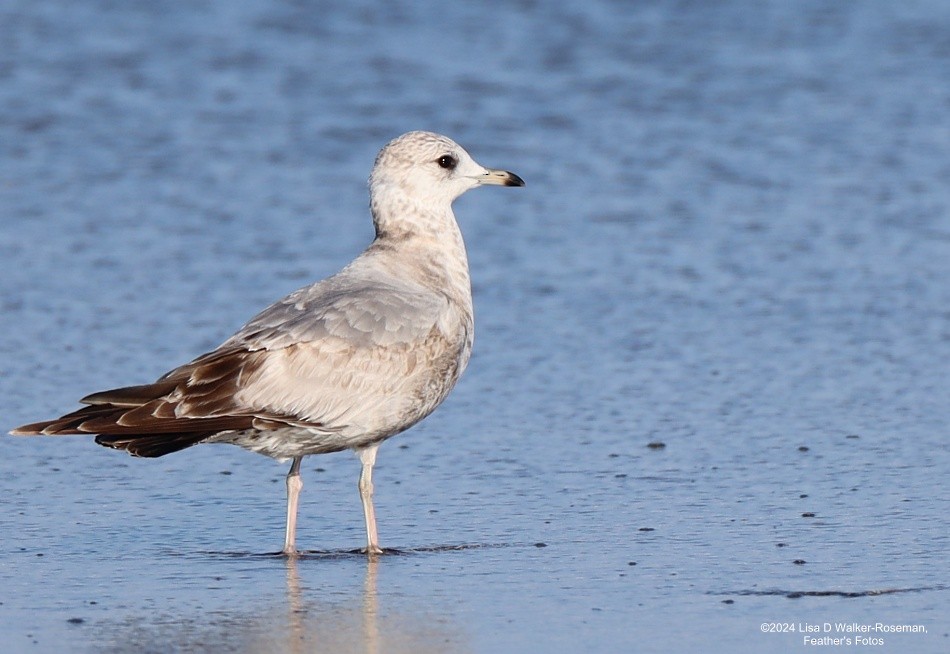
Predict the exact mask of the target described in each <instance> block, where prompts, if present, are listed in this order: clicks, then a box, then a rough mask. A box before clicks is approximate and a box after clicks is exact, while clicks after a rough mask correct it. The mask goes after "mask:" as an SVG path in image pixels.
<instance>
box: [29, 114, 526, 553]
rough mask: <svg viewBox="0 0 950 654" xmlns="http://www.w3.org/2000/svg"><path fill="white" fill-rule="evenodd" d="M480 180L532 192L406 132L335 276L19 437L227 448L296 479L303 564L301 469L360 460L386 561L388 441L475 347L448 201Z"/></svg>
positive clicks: (293, 495) (430, 402) (372, 528)
mask: <svg viewBox="0 0 950 654" xmlns="http://www.w3.org/2000/svg"><path fill="white" fill-rule="evenodd" d="M484 184H495V185H500V186H524V181H523V180H522V179H521V178H520V177H518V176H517V175H515V174H514V173H510V172H507V171H503V170H491V169H489V168H484V167H482V166H480V165H479V164H478V163H476V162H475V161H474V160H473V159H472V158H471V156H469V154H468V153H467V152H466V151H465V150H463V149H462V148H461V147H460V146H459V145H457V144H456V143H455V142H453V141H452V140H451V139H448V138H446V137H445V136H441V135H439V134H433V133H431V132H409V133H408V134H403V135H402V136H400V137H399V138H397V139H394V140H393V141H391V142H390V143H389V144H387V145H386V147H384V148H383V149H382V150H381V151H380V153H379V155H378V156H377V157H376V163H375V165H374V166H373V172H372V174H371V175H370V178H369V190H370V209H371V210H372V214H373V224H374V225H375V227H376V238H375V239H374V240H373V242H372V243H371V244H370V246H369V247H368V248H367V249H366V250H365V251H364V252H363V253H362V254H361V255H360V256H358V257H357V258H356V259H354V260H353V261H352V262H351V263H350V264H349V265H348V266H346V267H345V268H343V270H341V271H340V272H338V273H337V274H335V275H333V276H332V277H328V278H327V279H324V280H322V281H319V282H316V283H315V284H312V285H310V286H307V287H305V288H301V289H299V290H297V291H294V292H293V293H291V294H290V295H288V296H287V297H285V298H284V299H282V300H279V301H278V302H276V303H274V304H272V305H271V306H269V307H268V308H266V309H264V311H262V312H261V313H259V314H258V315H257V316H255V317H254V318H252V319H251V320H250V322H248V323H247V324H246V325H245V326H244V327H243V328H242V329H241V330H240V331H238V332H237V333H236V334H235V335H234V336H232V337H231V338H229V339H228V340H226V341H225V342H224V343H222V344H221V345H220V346H219V347H218V348H217V349H216V350H214V351H212V352H209V353H207V354H204V355H202V356H200V357H198V358H197V359H195V360H194V361H192V362H191V363H187V364H185V365H183V366H180V367H178V368H175V369H174V370H172V371H170V372H168V373H167V374H165V375H163V376H162V377H160V378H159V379H158V381H156V382H154V383H151V384H145V385H142V386H129V387H126V388H117V389H115V390H110V391H103V392H101V393H93V394H92V395H89V396H87V397H85V398H83V399H82V400H81V401H82V402H83V403H84V404H87V405H89V406H86V407H84V408H82V409H79V410H78V411H74V412H73V413H69V414H67V415H65V416H63V417H61V418H57V419H55V420H48V421H44V422H37V423H33V424H29V425H24V426H22V427H18V428H17V429H15V430H13V431H12V432H11V433H13V434H17V435H30V434H97V436H96V442H97V443H99V444H100V445H105V446H107V447H112V448H115V449H120V450H126V451H128V452H129V453H130V454H132V455H133V456H141V457H158V456H163V455H165V454H169V453H171V452H177V451H178V450H183V449H185V448H186V447H191V446H192V445H197V444H198V443H232V444H234V445H239V446H241V447H243V448H245V449H248V450H251V451H253V452H259V453H260V454H266V455H267V456H270V457H274V458H276V459H281V460H286V459H292V460H293V463H292V464H291V466H290V471H289V472H288V473H287V530H286V538H285V540H284V548H283V553H284V554H285V555H287V556H295V555H296V554H297V547H296V538H295V534H296V525H297V501H298V499H299V496H300V490H301V488H302V487H303V482H302V481H301V479H300V462H301V461H302V460H303V457H304V456H306V455H308V454H324V453H327V452H338V451H340V450H346V449H351V450H354V451H355V452H356V454H357V456H358V457H359V458H360V461H361V462H362V471H361V473H360V480H359V490H360V498H361V500H362V502H363V514H364V516H365V518H366V552H367V553H368V554H370V555H376V554H380V553H382V549H380V547H379V539H378V537H377V534H376V517H375V512H374V510H373V477H372V475H373V464H374V463H375V461H376V450H377V449H378V448H379V445H380V444H381V443H382V442H383V441H384V440H386V439H387V438H389V437H390V436H394V435H396V434H398V433H400V432H402V431H404V430H406V429H408V428H409V427H411V426H413V425H414V424H416V423H417V422H419V421H420V420H422V419H423V418H425V417H426V416H427V415H429V414H430V413H432V411H433V410H434V409H435V408H436V407H437V406H439V404H441V403H442V401H443V400H444V399H445V397H446V396H447V395H448V393H449V391H451V390H452V388H453V387H454V386H455V382H456V381H458V378H459V375H461V374H462V371H463V370H464V369H465V366H466V364H467V363H468V359H469V355H470V354H471V351H472V338H473V335H474V321H473V316H472V290H471V281H470V279H469V272H468V259H467V257H466V254H465V244H464V243H463V241H462V234H461V232H460V231H459V227H458V224H457V223H456V221H455V215H454V214H453V213H452V202H453V201H454V200H455V199H456V198H458V197H459V196H460V195H462V194H463V193H464V192H465V191H468V190H469V189H472V188H475V187H476V186H481V185H484Z"/></svg>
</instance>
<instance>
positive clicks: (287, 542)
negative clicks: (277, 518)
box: [284, 456, 303, 556]
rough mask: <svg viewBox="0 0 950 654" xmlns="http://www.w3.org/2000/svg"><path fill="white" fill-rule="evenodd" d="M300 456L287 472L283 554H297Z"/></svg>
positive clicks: (300, 486) (300, 482)
mask: <svg viewBox="0 0 950 654" xmlns="http://www.w3.org/2000/svg"><path fill="white" fill-rule="evenodd" d="M302 460H303V457H302V456H297V457H294V462H293V463H292V464H291V466H290V472H288V473H287V532H286V535H285V536H284V555H285V556H297V547H296V545H295V541H296V539H297V503H298V500H299V499H300V489H301V488H303V480H302V479H301V478H300V462H301V461H302Z"/></svg>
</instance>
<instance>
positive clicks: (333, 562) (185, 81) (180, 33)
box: [0, 0, 950, 652]
mask: <svg viewBox="0 0 950 654" xmlns="http://www.w3.org/2000/svg"><path fill="white" fill-rule="evenodd" d="M948 35H950V6H948V5H946V4H945V3H940V2H936V1H933V2H902V3H883V2H869V3H826V2H796V3H783V2H717V3H703V2H642V3H626V2H619V1H617V2H607V1H596V0H594V1H589V2H583V3H580V2H577V3H538V2H530V1H528V0H526V1H524V2H506V3H501V2H486V3H456V4H449V3H435V2H417V3H413V4H412V5H411V6H407V7H395V6H377V4H376V3H369V2H360V1H357V2H352V3H349V4H348V6H347V7H346V8H342V7H336V6H331V5H329V4H326V5H325V4H324V3H317V2H314V3H308V2H270V3H268V2H225V1H223V0H222V1H220V2H218V1H209V2H202V3H167V2H123V3H112V2H106V1H102V2H84V3H74V2H43V3H33V2H16V1H14V2H6V3H3V4H0V44H2V48H0V215H2V220H0V257H2V261H3V275H2V276H0V300H2V307H3V310H2V312H0V328H2V331H0V334H2V336H0V355H2V362H3V363H2V366H0V398H2V399H0V402H2V407H3V416H4V425H5V428H9V427H12V426H14V425H17V424H20V423H22V422H26V421H30V420H35V419H40V418H44V417H49V416H52V415H53V414H57V413H59V412H62V411H66V410H70V409H72V408H74V407H75V406H76V404H75V402H76V399H77V398H79V397H81V396H82V395H84V394H86V393H88V392H91V391H94V390H99V389H102V388H108V387H114V386H118V385H123V384H134V383H141V382H143V381H148V380H150V379H153V378H154V377H155V376H157V375H159V374H161V373H162V372H164V371H165V370H167V369H168V368H170V367H172V366H174V365H177V364H179V363H182V362H184V361H186V360H188V359H190V358H191V357H193V356H195V355H197V354H199V353H201V352H202V351H204V350H206V349H207V348H210V347H214V346H215V345H217V344H218V343H219V342H220V341H221V340H223V339H224V338H225V337H226V336H228V335H229V334H230V333H231V332H232V331H233V330H234V329H236V328H237V327H238V326H240V324H241V323H242V322H243V321H244V320H245V319H246V318H248V317H249V316H250V315H252V314H253V313H254V312H256V311H257V310H258V309H260V308H261V307H263V306H264V305H266V304H267V303H269V302H271V301H272V300H274V299H275V298H277V297H279V296H281V295H282V294H284V293H286V292H288V291H290V290H292V289H294V288H296V287H298V286H301V285H303V284H305V283H308V282H309V281H312V280H313V279H316V278H319V277H322V276H325V275H327V274H329V273H332V272H334V271H335V270H336V269H338V268H339V267H340V266H341V265H343V264H345V263H346V262H347V261H349V260H350V259H351V258H352V257H353V256H354V255H355V254H356V253H358V252H359V251H360V249H361V248H362V247H363V246H364V245H365V244H366V243H367V242H368V240H369V239H370V237H371V235H372V229H371V225H370V221H369V218H368V213H367V210H366V191H365V183H364V180H365V178H366V176H367V174H368V172H369V168H370V166H371V165H372V161H373V157H374V155H375V153H376V151H377V150H378V148H379V147H380V146H381V145H382V144H383V143H385V142H386V141H387V140H388V139H389V138H391V137H393V136H395V135H398V134H399V133H402V132H404V131H407V130H410V129H430V130H434V131H440V132H444V133H446V134H448V135H450V136H451V137H453V138H455V139H456V140H458V141H459V142H460V143H462V144H463V145H465V146H466V147H467V148H468V149H469V150H470V151H471V152H472V154H473V155H474V156H475V157H476V159H478V160H479V161H481V162H482V163H484V164H486V165H491V166H498V167H505V168H508V169H511V170H514V171H515V172H517V173H518V174H519V175H521V176H522V177H524V178H525V180H527V182H528V186H527V187H526V188H525V189H517V190H515V191H511V192H502V191H498V190H495V189H486V190H481V191H478V192H475V193H471V194H469V195H466V196H465V198H463V199H462V200H460V201H459V202H458V203H457V205H456V213H457V215H458V216H459V218H460V222H461V224H462V229H463V232H464V233H465V235H466V239H467V243H468V247H469V252H470V259H471V264H472V275H473V279H474V285H475V302H476V313H477V324H478V336H477V339H476V345H475V353H474V356H473V359H472V363H471V365H470V367H469V370H468V372H467V373H466V376H465V377H464V378H463V380H462V382H461V384H460V385H459V387H458V388H457V389H456V391H455V393H454V394H453V396H452V397H451V398H450V399H449V401H448V402H447V403H446V404H445V405H444V406H443V407H442V408H441V409H440V410H439V411H438V412H436V414H435V415H433V416H432V417H431V418H430V419H428V420H427V421H426V422H424V423H423V424H422V425H420V426H418V427H417V428H415V429H413V430H412V431H410V432H408V433H406V434H404V435H401V436H399V437H398V438H396V439H394V440H392V441H391V442H389V443H387V444H386V445H384V446H383V447H382V449H381V450H380V457H379V462H378V465H377V472H376V476H375V480H376V489H377V509H378V514H379V523H380V536H381V539H382V544H383V545H384V546H385V547H390V548H393V551H392V552H391V553H389V554H387V555H386V556H384V557H382V558H381V560H379V561H378V562H377V563H368V562H367V561H366V559H365V557H363V556H360V555H358V554H353V553H351V550H352V549H353V548H356V547H358V546H360V545H361V543H362V538H363V533H362V529H363V528H362V518H361V515H360V508H359V501H358V498H357V493H356V476H357V473H358V462H357V461H356V460H355V459H354V458H353V457H352V456H351V455H348V454H346V453H342V454H337V455H329V456H324V457H311V458H310V459H309V460H307V461H306V462H305V466H304V469H303V474H304V483H305V488H304V494H303V499H302V501H303V506H302V508H301V522H300V527H299V531H298V540H299V542H300V544H301V545H302V546H303V547H305V548H310V549H311V550H312V552H311V554H309V555H308V556H306V557H304V558H302V559H301V560H300V561H298V562H297V563H296V564H288V563H286V562H285V561H283V560H282V559H280V558H278V557H274V556H271V555H269V554H268V553H270V552H273V551H276V550H277V549H278V548H279V546H280V544H281V538H282V529H283V511H284V505H283V502H284V499H283V493H284V485H283V476H284V474H285V472H286V470H285V469H284V468H285V466H283V465H278V464H276V463H274V462H272V461H270V460H267V459H265V458H263V457H258V456H254V455H251V454H248V453H246V452H243V451H241V450H239V449H238V448H230V447H223V446H214V447H213V446H203V447H198V448H193V449H191V450H187V451H186V452H184V453H181V454H178V455H171V456H169V457H166V458H162V459H157V460H135V459H131V458H129V457H126V456H123V455H122V454H120V453H117V452H114V451H110V450H106V449H105V448H100V447H96V446H94V445H93V444H92V443H91V442H90V440H91V439H87V438H82V437H71V438H62V439H54V438H47V439H21V438H12V437H5V438H3V439H2V447H3V453H4V456H3V457H2V460H0V494H2V497H3V498H4V500H3V502H2V503H0V534H2V535H0V642H2V643H3V647H2V649H3V651H10V652H61V651H97V652H98V651H105V652H194V651H199V652H200V651H209V652H210V651H214V652H218V651H239V652H258V651H269V652H271V651H272V652H310V651H331V652H347V651H352V652H427V651H432V652H445V651H452V652H456V651H458V652H525V651H546V652H576V651H591V652H593V651H603V652H607V651H609V652H616V651H639V652H667V651H706V652H713V651H724V652H786V651H800V650H802V649H803V648H805V649H807V648H806V647H805V645H804V643H803V640H802V639H803V637H804V635H803V634H802V633H801V632H800V631H798V629H800V628H806V625H823V624H824V623H825V622H828V623H836V622H857V623H860V624H865V623H867V624H874V623H878V622H880V623H882V624H885V625H887V624H921V625H924V626H925V627H926V629H927V633H926V634H901V633H896V634H895V633H883V634H870V635H873V636H874V637H881V638H883V640H884V643H883V645H880V646H871V645H868V646H864V645H862V646H860V647H861V648H863V649H864V650H865V651H867V650H873V651H889V652H905V651H914V652H942V651H947V650H948V649H950V635H948V632H950V624H948V620H947V616H948V615H950V611H948V588H950V581H948V579H947V572H946V569H947V560H948V553H950V536H948V534H950V520H948V517H947V516H948V515H950V511H948V509H950V493H948V490H947V477H948V472H950V448H948V434H947V425H948V424H950V402H948V394H947V388H950V312H948V307H950V281H948V280H950V217H948V212H950V206H948V205H950V202H948V198H950V195H948V193H950V191H948V189H950V163H948V161H950V160H948V157H947V152H948V149H950V127H948V125H950V123H948V120H947V115H948V108H950V85H948V84H947V80H948V79H950V36H948ZM493 191H494V192H493ZM763 623H766V624H769V623H772V624H774V623H788V624H793V625H795V627H796V632H785V633H762V632H761V631H760V629H761V625H762V624H763ZM818 635H826V634H824V633H821V632H819V634H818ZM852 635H853V634H852ZM824 649H828V648H827V647H826V648H824ZM831 649H835V648H833V647H832V648H831Z"/></svg>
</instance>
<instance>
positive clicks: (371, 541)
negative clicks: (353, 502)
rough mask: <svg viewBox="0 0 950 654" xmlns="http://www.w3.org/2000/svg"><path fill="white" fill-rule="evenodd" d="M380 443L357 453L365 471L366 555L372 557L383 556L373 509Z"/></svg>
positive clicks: (362, 482)
mask: <svg viewBox="0 0 950 654" xmlns="http://www.w3.org/2000/svg"><path fill="white" fill-rule="evenodd" d="M378 449H379V443H373V444H372V445H370V446H369V447H364V448H361V449H359V450H357V451H356V456H358V457H359V458H360V461H361V462H362V464H363V469H362V471H361V472H360V499H361V500H362V501H363V517H364V518H366V553H367V554H369V555H370V556H374V555H376V554H382V553H383V550H382V548H380V546H379V536H377V534H376V510H375V509H374V508H373V464H375V463H376V450H378Z"/></svg>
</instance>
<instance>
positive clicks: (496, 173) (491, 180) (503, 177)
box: [475, 168, 524, 186]
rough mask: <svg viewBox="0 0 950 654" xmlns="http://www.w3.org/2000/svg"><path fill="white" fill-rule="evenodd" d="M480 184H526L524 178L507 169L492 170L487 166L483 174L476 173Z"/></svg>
mask: <svg viewBox="0 0 950 654" xmlns="http://www.w3.org/2000/svg"><path fill="white" fill-rule="evenodd" d="M475 179H476V180H477V181H478V183H479V184H495V185H497V186H524V180H523V179H521V178H520V177H518V176H517V175H515V174H514V173H511V172H508V171H507V170H492V169H491V168H486V169H485V172H484V173H482V174H481V175H475Z"/></svg>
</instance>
